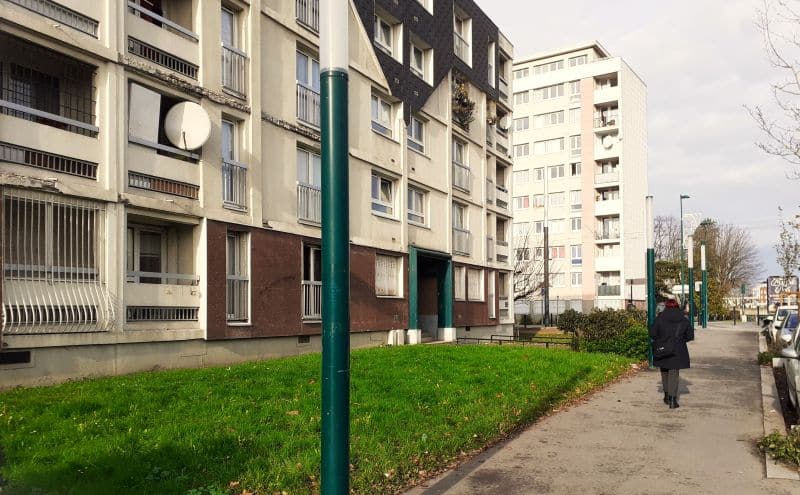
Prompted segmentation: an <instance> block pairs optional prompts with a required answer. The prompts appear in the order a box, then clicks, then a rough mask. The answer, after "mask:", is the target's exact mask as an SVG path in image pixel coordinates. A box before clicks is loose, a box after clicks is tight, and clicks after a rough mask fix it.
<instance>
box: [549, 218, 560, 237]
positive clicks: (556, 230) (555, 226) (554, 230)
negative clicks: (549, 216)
mask: <svg viewBox="0 0 800 495" xmlns="http://www.w3.org/2000/svg"><path fill="white" fill-rule="evenodd" d="M547 225H548V228H549V230H550V233H551V234H563V233H564V219H563V218H556V219H553V220H549V221H548V222H547Z"/></svg>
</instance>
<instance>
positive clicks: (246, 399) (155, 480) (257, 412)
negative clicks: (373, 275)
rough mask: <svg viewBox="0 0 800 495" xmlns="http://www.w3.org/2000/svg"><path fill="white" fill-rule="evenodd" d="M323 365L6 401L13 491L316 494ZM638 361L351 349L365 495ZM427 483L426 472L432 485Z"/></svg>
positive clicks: (356, 456)
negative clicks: (244, 491)
mask: <svg viewBox="0 0 800 495" xmlns="http://www.w3.org/2000/svg"><path fill="white" fill-rule="evenodd" d="M320 361H321V357H320V355H318V354H313V355H305V356H299V357H292V358H285V359H277V360H271V361H262V362H257V363H247V364H241V365H236V366H230V367H228V368H213V369H200V370H175V371H162V372H153V373H140V374H136V375H129V376H122V377H112V378H102V379H95V380H85V381H80V382H73V383H67V384H63V385H58V386H53V387H42V388H33V389H17V390H12V391H9V392H5V393H2V394H0V477H2V478H5V480H6V481H7V482H8V483H9V486H6V487H4V488H0V489H2V490H3V493H29V492H35V493H41V492H42V491H43V492H44V493H54V494H61V493H64V494H67V493H69V494H94V493H97V494H116V495H119V494H134V493H135V494H140V493H154V494H173V493H177V494H187V493H188V494H192V495H200V494H209V493H210V494H225V493H229V489H228V488H229V487H231V489H230V493H234V492H235V493H241V492H242V490H245V489H246V490H249V491H254V492H258V493H259V494H273V493H275V492H277V493H281V492H282V491H285V492H286V493H289V494H296V493H299V494H304V493H317V492H318V491H319V480H318V470H319V455H320V447H319V431H320V384H319V381H320V369H321V364H320ZM630 362H631V360H628V359H625V358H618V357H613V356H608V355H600V354H586V353H576V352H572V351H566V350H555V349H547V350H546V349H537V348H531V347H518V346H510V345H504V346H502V347H500V346H497V347H495V346H448V345H418V346H407V347H391V348H376V349H364V350H358V351H354V352H353V353H352V358H351V373H352V375H351V376H352V384H351V387H352V391H351V424H352V428H351V452H352V453H351V463H352V464H353V467H352V477H351V479H352V482H351V483H352V487H353V489H354V491H355V492H356V493H359V494H377V493H392V492H394V491H397V490H398V489H399V488H401V487H403V486H404V485H406V484H407V483H408V482H409V481H412V480H415V479H419V478H420V477H423V476H424V474H425V473H430V472H432V471H435V470H437V469H440V468H442V467H443V466H445V465H447V464H448V462H451V461H452V460H453V459H454V458H456V457H458V456H459V455H463V454H462V453H463V452H470V451H472V450H475V449H479V448H481V447H482V446H484V445H486V444H488V443H491V442H492V441H493V440H496V439H498V438H500V437H502V436H503V435H504V434H506V433H508V432H509V431H511V430H513V429H515V428H517V427H519V426H520V425H523V424H526V423H529V422H530V421H531V420H533V419H535V418H536V417H538V416H540V415H541V414H542V413H544V412H546V411H547V410H549V408H551V407H552V406H553V405H554V404H556V403H559V402H562V401H563V400H565V399H568V398H570V397H575V396H577V395H580V394H582V393H584V392H586V391H588V390H590V389H591V388H593V387H595V386H597V385H598V384H601V383H604V382H607V381H609V380H611V379H613V378H615V377H616V376H618V375H619V374H620V373H622V372H624V371H625V370H626V369H628V367H629V363H630ZM420 471H423V473H422V474H420Z"/></svg>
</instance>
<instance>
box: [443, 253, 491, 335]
mask: <svg viewBox="0 0 800 495" xmlns="http://www.w3.org/2000/svg"><path fill="white" fill-rule="evenodd" d="M454 266H465V267H467V269H469V268H477V269H482V270H483V301H455V302H454V303H453V324H454V325H455V326H457V327H464V326H471V327H476V326H488V325H496V324H497V320H496V319H494V320H492V319H489V302H488V301H489V296H488V287H489V286H488V284H489V282H488V279H487V276H488V275H489V274H491V275H492V276H496V275H495V273H496V272H495V271H494V270H488V269H487V268H485V267H481V266H474V265H464V264H462V263H454ZM495 287H496V285H495ZM495 314H497V313H495Z"/></svg>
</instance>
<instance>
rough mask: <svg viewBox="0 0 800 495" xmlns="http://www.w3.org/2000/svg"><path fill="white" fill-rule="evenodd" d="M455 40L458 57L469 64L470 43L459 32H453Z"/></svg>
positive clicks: (454, 46) (454, 47) (454, 48)
mask: <svg viewBox="0 0 800 495" xmlns="http://www.w3.org/2000/svg"><path fill="white" fill-rule="evenodd" d="M453 40H454V45H453V50H454V51H455V53H456V57H458V58H460V59H461V60H463V61H464V62H466V63H468V64H469V63H471V60H470V52H469V43H467V40H465V39H464V38H462V37H461V35H460V34H458V33H453Z"/></svg>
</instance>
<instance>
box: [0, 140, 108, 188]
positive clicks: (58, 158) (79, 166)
mask: <svg viewBox="0 0 800 495" xmlns="http://www.w3.org/2000/svg"><path fill="white" fill-rule="evenodd" d="M0 161H4V162H9V163H17V164H20V165H29V166H31V167H37V168H43V169H47V170H52V171H54V172H61V173H64V174H70V175H77V176H79V177H86V178H87V179H95V178H97V164H96V163H93V162H87V161H85V160H79V159H77V158H70V157H67V156H62V155H56V154H53V153H47V152H45V151H39V150H34V149H31V148H26V147H24V146H17V145H16V144H10V143H3V142H0Z"/></svg>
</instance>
